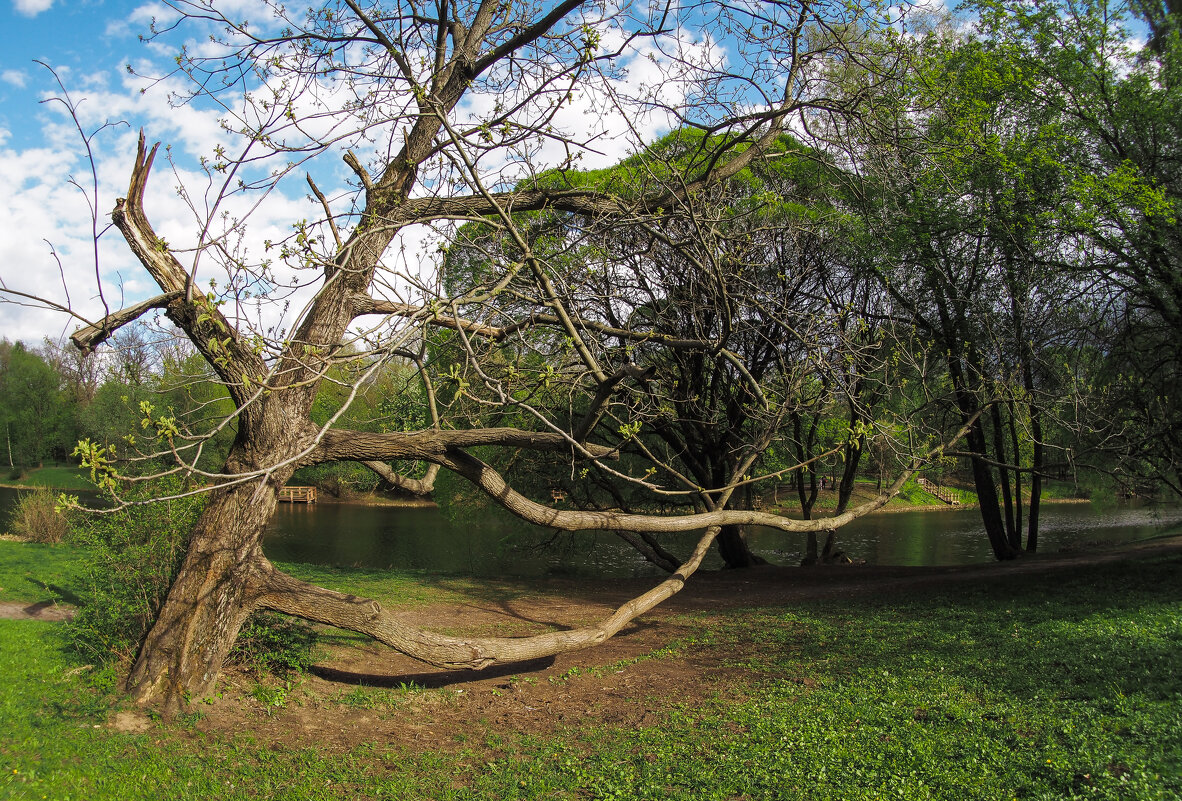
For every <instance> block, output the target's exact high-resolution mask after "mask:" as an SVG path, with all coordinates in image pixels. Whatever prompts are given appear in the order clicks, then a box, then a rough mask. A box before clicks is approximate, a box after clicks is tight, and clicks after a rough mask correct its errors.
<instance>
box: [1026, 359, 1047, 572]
mask: <svg viewBox="0 0 1182 801" xmlns="http://www.w3.org/2000/svg"><path fill="white" fill-rule="evenodd" d="M1031 383H1033V382H1031ZM1030 434H1031V436H1032V437H1033V438H1034V453H1033V456H1032V458H1031V460H1030V461H1031V466H1032V467H1033V468H1034V472H1033V473H1032V474H1031V476H1030V516H1029V517H1030V519H1029V522H1028V523H1027V525H1028V526H1029V529H1028V530H1027V533H1026V550H1027V551H1029V552H1031V553H1034V552H1035V551H1037V550H1038V511H1039V504H1040V503H1041V501H1042V468H1043V448H1042V412H1041V411H1040V410H1039V408H1038V407H1037V406H1036V405H1035V404H1033V403H1031V404H1030Z"/></svg>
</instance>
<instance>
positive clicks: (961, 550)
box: [264, 503, 1182, 577]
mask: <svg viewBox="0 0 1182 801" xmlns="http://www.w3.org/2000/svg"><path fill="white" fill-rule="evenodd" d="M1171 527H1173V528H1179V527H1182V507H1178V506H1141V507H1131V506H1127V505H1122V506H1117V507H1112V508H1108V509H1097V508H1096V507H1094V506H1093V505H1092V504H1090V503H1055V504H1045V505H1044V506H1043V508H1042V513H1041V515H1040V526H1039V528H1040V535H1039V547H1040V550H1042V551H1044V552H1054V551H1058V550H1061V549H1063V548H1070V547H1074V546H1078V545H1081V544H1084V543H1088V542H1128V541H1131V540H1137V539H1144V538H1146V537H1152V536H1155V535H1158V534H1161V533H1164V532H1165V531H1167V530H1169V529H1170V528H1171ZM748 536H749V540H750V543H751V548H752V550H753V551H754V552H755V553H757V554H759V555H760V556H762V557H764V558H765V559H767V560H768V561H770V562H773V563H776V564H782V565H795V564H799V562H800V560H801V558H802V557H803V555H804V547H805V535H804V534H791V533H785V532H781V531H777V530H774V529H768V528H761V527H757V528H754V529H753V530H751V531H750V532H749V535H748ZM696 538H697V535H696V534H684V535H663V536H662V538H661V542H662V543H663V544H665V546H666V547H667V548H669V550H671V551H673V552H674V553H677V554H686V553H688V552H689V550H690V548H691V547H692V544H693V542H694V541H695V540H696ZM837 542H838V546H839V547H840V549H842V550H844V551H845V552H846V553H847V554H849V555H850V556H851V557H853V558H855V559H865V560H866V562H867V563H869V564H879V565H963V564H973V563H982V562H989V561H992V559H993V554H992V551H991V550H990V548H989V543H988V541H987V540H986V538H985V533H984V529H983V528H982V526H981V517H980V512H979V511H978V510H977V509H975V508H967V509H954V510H948V509H932V510H924V511H915V512H887V513H879V514H875V515H870V516H868V517H864V518H861V519H859V520H856V521H854V522H853V523H851V524H850V525H848V526H846V527H845V528H843V529H841V530H839V531H838V539H837ZM264 549H265V550H266V552H267V554H268V556H270V557H271V558H272V559H277V560H281V561H293V562H313V563H317V564H329V565H357V566H369V567H401V568H408V569H419V570H430V571H441V572H447V573H464V574H468V575H475V576H541V575H577V576H602V577H629V576H648V575H654V576H655V575H661V572H660V571H659V570H657V569H656V568H654V567H653V566H652V565H650V564H648V563H647V562H645V561H644V560H643V559H642V558H641V557H640V555H639V554H637V552H636V551H635V550H633V549H632V548H631V547H630V546H628V545H627V544H625V543H624V542H622V541H621V540H620V539H618V538H617V537H615V536H614V535H612V534H604V533H600V532H575V533H565V532H560V533H555V532H550V531H545V530H541V529H538V528H536V527H533V526H528V525H526V524H523V523H520V522H516V521H512V520H503V519H501V518H500V517H488V518H484V519H481V520H476V521H471V520H452V519H449V517H448V516H447V515H445V514H443V513H442V512H440V511H439V510H437V509H430V508H428V509H404V508H397V507H371V506H359V505H353V504H323V503H321V504H315V505H312V506H307V505H303V504H281V505H280V508H279V513H278V514H277V515H276V520H275V522H274V525H273V527H272V530H271V531H270V532H269V534H268V536H267V539H266V541H265V543H264ZM721 566H722V562H721V560H720V559H719V558H718V557H717V555H716V554H715V553H713V552H712V553H711V555H710V556H709V557H708V558H707V560H706V561H705V563H704V564H703V567H704V568H705V569H713V568H719V567H721Z"/></svg>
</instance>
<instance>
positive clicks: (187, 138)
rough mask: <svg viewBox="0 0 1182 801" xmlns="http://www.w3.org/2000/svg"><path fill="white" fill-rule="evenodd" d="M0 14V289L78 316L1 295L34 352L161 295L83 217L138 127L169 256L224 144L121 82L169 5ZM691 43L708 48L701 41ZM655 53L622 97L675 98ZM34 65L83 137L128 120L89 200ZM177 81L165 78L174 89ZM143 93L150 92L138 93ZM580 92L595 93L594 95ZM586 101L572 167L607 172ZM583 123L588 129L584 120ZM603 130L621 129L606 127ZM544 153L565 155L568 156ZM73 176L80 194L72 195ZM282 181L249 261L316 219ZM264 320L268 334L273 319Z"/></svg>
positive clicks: (475, 110) (481, 108)
mask: <svg viewBox="0 0 1182 801" xmlns="http://www.w3.org/2000/svg"><path fill="white" fill-rule="evenodd" d="M0 2H4V0H0ZM261 5H262V4H261V3H259V2H257V0H225V2H221V3H219V7H224V8H230V9H233V11H231V12H230V13H241V15H242V16H243V17H250V16H251V15H252V14H253V15H257V14H258V11H259V9H260V7H261ZM0 13H3V14H4V20H3V28H2V30H3V31H4V34H3V36H4V47H3V48H0V186H5V187H6V189H7V190H8V191H7V192H0V220H4V221H5V222H4V224H3V226H2V227H0V281H3V284H4V287H6V288H7V289H9V290H16V291H17V292H23V293H27V294H28V295H37V296H40V297H45V298H49V299H50V301H51V302H52V303H53V304H57V305H58V306H61V307H69V308H70V309H72V310H74V311H75V312H76V313H77V315H79V316H77V317H70V316H69V315H67V314H63V313H62V312H61V311H60V309H59V310H54V309H47V308H37V307H36V305H35V304H31V303H29V302H27V301H22V300H21V299H20V298H19V297H14V296H12V295H8V296H7V297H8V300H9V301H13V300H15V301H16V302H15V303H14V302H7V303H4V302H0V337H4V338H7V339H9V340H18V339H20V340H24V341H26V342H30V343H35V342H39V341H40V340H41V338H42V337H46V336H48V337H50V338H52V339H55V340H61V339H63V338H64V337H66V336H68V335H69V334H70V333H71V332H72V331H73V330H74V329H75V328H77V327H78V326H79V325H80V324H82V323H83V322H84V321H95V320H97V319H99V318H100V317H101V315H102V313H103V312H102V309H103V308H104V307H106V308H110V309H118V308H120V307H123V306H125V305H129V304H131V303H134V302H137V301H139V300H142V299H144V298H146V297H149V296H151V295H154V294H156V293H157V292H158V290H157V289H156V287H154V286H153V285H152V283H151V281H150V280H149V279H148V278H147V277H146V275H145V274H144V273H143V271H142V269H141V268H140V267H139V265H138V264H137V263H136V262H135V261H134V259H133V258H132V257H131V255H130V254H129V252H128V250H127V247H126V245H125V243H123V242H122V240H121V238H120V237H119V235H118V233H117V232H116V231H113V230H110V229H108V230H106V231H105V233H103V235H102V236H101V237H100V239H99V246H98V248H97V249H96V248H95V247H94V239H93V237H92V233H91V232H92V219H93V220H94V221H95V226H97V229H98V230H101V229H103V227H104V226H106V225H107V224H108V223H109V216H108V215H109V212H110V210H111V208H112V207H113V205H114V202H115V199H116V198H118V197H121V196H122V195H124V194H126V187H127V180H128V177H129V175H130V169H131V165H132V163H133V159H134V154H135V142H136V138H137V133H138V130H139V129H140V128H141V127H142V128H144V129H145V130H146V132H147V136H148V137H149V141H153V140H159V141H162V142H163V143H164V144H165V145H166V146H170V147H171V151H170V153H169V158H168V159H165V158H160V157H158V159H157V162H156V166H155V168H154V170H153V174H152V178H151V179H150V180H149V183H148V198H147V205H148V211H149V218H150V219H151V220H152V223H153V225H154V227H155V229H156V230H157V232H158V233H159V234H160V235H161V236H162V237H163V238H164V239H166V240H167V241H168V242H169V243H170V244H171V245H172V246H173V248H174V251H176V250H178V249H179V248H184V247H185V246H190V247H192V246H193V245H195V244H196V241H197V240H196V237H197V235H198V234H197V232H200V231H201V230H202V227H203V224H204V222H205V218H204V217H202V213H204V212H205V211H206V209H207V208H208V205H209V200H210V198H211V197H212V195H209V194H208V187H209V185H210V184H209V181H208V180H207V176H206V175H205V174H203V173H202V172H201V171H200V170H199V169H198V167H197V160H198V158H200V157H201V156H207V157H209V156H212V153H213V149H214V147H215V145H217V144H219V143H220V142H224V141H225V135H224V133H223V132H222V131H221V130H220V128H219V125H218V117H219V116H220V114H222V113H224V112H219V111H218V110H216V109H213V108H209V107H206V108H204V109H203V108H201V107H193V106H185V107H183V108H179V109H178V108H173V107H171V106H170V105H169V104H168V102H167V91H168V89H169V88H170V86H169V84H168V83H167V82H166V83H164V84H159V85H157V84H152V83H149V82H145V81H144V80H143V79H141V78H139V77H137V76H134V75H130V74H128V72H127V70H126V65H128V64H129V63H132V64H135V65H136V66H137V68H139V70H140V71H141V72H144V73H148V74H156V75H160V74H163V73H166V72H168V70H169V69H170V68H171V67H172V66H173V65H172V57H173V56H174V55H175V53H176V52H177V50H178V47H179V45H180V44H181V43H182V41H184V39H182V37H181V36H180V35H172V36H170V37H169V40H168V41H167V42H161V43H158V44H145V43H143V42H141V41H140V40H139V34H140V33H145V32H146V31H147V29H148V25H149V23H150V21H151V19H152V17H153V16H154V15H156V16H160V17H161V18H166V17H167V15H168V10H167V9H166V8H162V7H160V6H153V4H152V3H136V2H120V1H119V0H91V1H90V2H81V3H64V2H61V0H15V2H13V1H12V0H9V1H8V2H6V3H5V4H4V6H3V11H2V12H0ZM252 21H254V20H253V19H252ZM182 33H183V35H184V36H185V37H196V38H193V39H189V40H188V41H189V42H190V46H194V47H201V46H204V45H203V43H204V37H203V36H202V31H200V30H199V29H196V30H195V29H192V28H189V29H186V30H184V31H183V32H182ZM689 44H690V45H691V46H699V45H701V46H706V47H708V46H709V45H708V44H701V42H699V43H698V44H694V43H692V42H691V43H689ZM643 46H644V47H648V46H649V45H648V44H647V43H645V44H643ZM653 55H654V54H653V53H652V52H648V53H642V52H640V46H638V47H637V48H634V50H633V51H629V55H628V56H627V57H626V58H627V60H629V61H631V63H632V72H631V73H630V78H629V79H628V80H627V81H625V82H624V84H621V86H625V88H627V85H628V84H631V83H632V82H633V81H634V80H635V81H638V82H639V84H638V85H637V86H634V87H632V89H630V90H629V91H635V92H636V93H637V94H643V93H644V92H645V91H646V90H645V89H644V86H650V87H656V90H657V91H660V92H668V91H671V86H672V85H671V84H668V83H667V82H665V81H663V80H662V79H661V77H660V75H659V72H660V67H657V66H654V65H656V64H657V62H658V61H659V57H660V55H661V54H660V53H656V54H655V55H656V57H654V58H650V56H653ZM37 59H40V60H44V61H46V62H47V63H48V64H50V65H52V66H53V67H54V68H55V69H56V70H57V72H58V75H59V77H60V78H61V79H62V81H63V83H64V84H65V86H66V88H67V90H68V91H69V93H70V95H71V97H72V99H73V100H74V101H75V102H77V103H78V104H79V112H80V115H81V117H82V124H83V127H84V129H85V130H88V131H89V130H93V129H95V128H96V127H98V126H100V125H102V123H103V122H105V121H108V120H110V121H117V120H119V121H126V123H127V124H125V125H120V126H118V127H115V128H111V129H108V130H106V131H104V132H103V133H102V134H101V135H100V136H99V137H97V138H96V139H95V141H94V142H93V148H94V153H95V167H96V169H97V173H98V184H99V187H98V192H97V197H96V196H94V194H95V193H93V191H92V190H91V184H92V178H91V175H90V170H91V165H90V163H89V162H88V161H87V159H86V158H84V156H83V151H82V148H81V147H80V144H81V140H80V138H79V135H78V132H77V131H76V130H74V126H73V124H72V122H71V121H70V119H69V117H68V116H67V115H65V114H64V113H63V111H64V108H63V106H61V104H56V103H50V104H44V103H41V102H39V101H41V100H43V99H44V98H45V97H47V96H50V95H53V94H55V93H57V91H58V89H57V85H56V82H55V80H54V77H53V76H52V75H51V74H50V73H49V72H48V71H46V70H45V69H44V68H42V67H40V66H39V65H37V64H36V63H34V60H37ZM179 85H180V84H179V83H176V82H175V79H174V82H173V83H172V84H171V88H174V89H175V88H177V87H178V86H179ZM141 88H146V89H147V91H146V92H144V93H141V91H140V89H141ZM672 91H676V90H675V89H673V90H672ZM585 94H589V95H594V90H593V91H591V92H589V93H585ZM494 100H495V98H492V97H491V96H481V95H471V96H470V97H469V98H468V99H467V100H466V101H465V105H464V106H463V107H462V108H461V109H460V113H461V114H466V115H470V116H472V117H480V116H481V115H483V114H488V113H491V110H492V108H493V106H494ZM582 101H583V102H580V101H576V102H575V103H573V104H568V107H567V109H565V110H564V113H563V116H565V117H567V118H568V119H567V121H566V124H568V125H569V126H570V128H571V129H572V130H578V131H580V132H582V133H584V134H586V133H587V132H588V130H589V128H595V127H596V126H602V127H604V128H605V132H604V135H603V136H602V137H600V138H599V139H598V140H597V143H596V144H597V145H598V146H599V147H600V151H599V152H598V153H592V154H589V155H590V158H588V159H586V160H585V161H583V162H582V163H583V165H584V166H587V167H593V166H605V165H606V164H607V163H611V162H614V161H615V160H617V159H618V158H619V157H620V155H622V153H623V152H625V144H624V143H623V142H624V139H625V138H626V137H627V135H629V133H630V132H629V131H628V130H627V125H626V123H624V122H623V121H622V120H621V118H620V117H619V115H618V114H613V113H612V107H611V106H610V105H608V104H604V103H603V102H602V97H597V96H589V97H584V98H582ZM671 102H677V101H676V99H672V100H671ZM592 119H594V120H597V122H596V123H594V124H592V125H589V124H588V121H589V120H592ZM612 126H616V127H617V128H619V129H620V130H616V131H615V132H613V131H611V130H606V129H610V128H611V127H612ZM667 126H668V122H667V121H662V120H652V121H649V122H642V123H641V124H639V125H638V126H637V129H636V130H635V131H632V132H631V134H635V135H636V136H641V137H643V138H645V139H646V140H647V141H651V140H652V139H653V138H655V136H656V135H657V133H658V132H659V131H660V130H662V129H663V128H667ZM616 137H618V142H617V141H616V139H615V138H616ZM555 147H556V148H558V149H559V150H560V149H561V148H560V147H559V146H557V145H555ZM553 155H556V156H559V157H561V156H564V155H565V153H564V152H559V153H556V154H553ZM597 161H598V163H597ZM162 162H163V163H162ZM315 169H317V170H318V171H317V172H316V178H317V181H318V182H322V181H323V183H321V187H322V188H323V189H324V190H325V191H326V192H327V193H328V194H329V195H332V194H333V192H334V191H338V192H341V191H343V190H345V188H346V187H345V180H346V178H348V177H349V175H348V171H347V170H346V169H345V168H344V166H343V164H341V162H340V159H339V158H330V159H329V160H328V161H327V162H326V163H325V165H324V166H321V167H317V168H315ZM494 169H503V170H507V172H506V173H503V174H502V178H505V177H506V176H508V179H512V177H513V176H512V175H511V174H510V173H511V169H512V164H511V162H503V163H501V164H500V166H499V167H497V166H496V165H494ZM71 179H72V180H74V181H75V182H77V183H78V184H79V185H81V186H82V187H83V188H84V189H85V190H86V191H80V190H79V188H78V187H76V186H72V185H71V184H70V181H71ZM179 185H184V186H186V187H188V188H189V189H188V192H189V198H188V200H187V199H185V198H182V197H180V196H178V193H177V191H176V187H177V186H179ZM288 185H290V187H291V188H290V189H284V188H283V187H281V189H280V191H279V192H275V193H272V194H271V195H269V196H268V197H267V202H266V203H265V204H264V205H263V206H262V207H260V208H255V209H250V210H249V213H250V215H251V228H250V229H249V231H250V239H251V242H253V245H251V247H252V248H253V254H254V257H257V258H262V256H260V253H261V252H262V249H261V247H260V245H261V243H262V242H263V241H264V240H267V239H270V240H272V241H279V240H281V239H283V238H284V237H285V236H287V235H289V234H290V232H291V224H292V222H293V221H296V220H300V219H305V218H313V217H317V216H319V215H320V214H321V212H320V210H319V208H310V207H309V203H310V201H309V199H308V197H307V195H308V192H307V187H306V185H305V184H304V182H303V175H302V173H301V174H298V175H294V176H292V178H291V179H290V181H289V184H288ZM203 193H205V194H203ZM189 200H191V201H192V202H191V203H190V202H189ZM92 208H93V209H94V210H95V211H94V212H93V213H92ZM221 208H224V206H222V207H219V210H221ZM438 237H439V234H438V233H435V232H431V231H429V230H426V229H421V228H420V229H419V230H417V231H409V232H407V234H406V235H405V239H404V244H407V247H405V248H404V249H403V250H402V251H401V252H402V253H404V254H407V255H401V256H397V257H396V258H398V259H401V260H402V264H401V265H400V269H402V270H403V272H404V274H406V275H411V276H413V275H422V274H423V270H425V269H429V262H430V259H433V258H436V257H437V247H436V246H435V243H436V242H437V241H438ZM248 244H250V243H248ZM423 254H429V255H427V256H426V257H424V255H423ZM416 260H417V261H416ZM210 261H211V260H210V259H205V261H202V262H200V264H199V267H200V269H199V270H198V274H199V281H200V283H202V284H206V283H207V282H208V281H209V280H211V279H215V280H218V281H223V280H225V278H226V275H225V271H224V270H223V271H222V273H220V274H219V273H218V272H217V270H216V269H215V266H216V265H211V264H210ZM182 262H184V257H182ZM186 266H188V265H187V264H186ZM288 277H290V276H288ZM293 308H298V304H293ZM260 314H261V312H260ZM264 322H265V324H267V325H271V324H274V323H275V320H274V319H268V320H265V321H264ZM286 323H290V320H287V321H286Z"/></svg>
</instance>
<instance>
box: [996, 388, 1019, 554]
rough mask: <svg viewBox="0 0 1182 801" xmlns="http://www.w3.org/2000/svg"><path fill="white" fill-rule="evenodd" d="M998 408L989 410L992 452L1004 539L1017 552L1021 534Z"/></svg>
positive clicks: (1015, 456) (999, 409)
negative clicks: (1011, 488)
mask: <svg viewBox="0 0 1182 801" xmlns="http://www.w3.org/2000/svg"><path fill="white" fill-rule="evenodd" d="M1000 406H1001V404H998V403H995V404H993V408H992V409H991V410H990V417H992V418H993V450H994V455H995V456H996V457H997V463H998V468H997V476H998V480H999V482H1000V484H1001V498H1002V504H1003V506H1004V507H1005V526H1006V537H1007V539H1009V541H1010V548H1011V549H1013V550H1015V551H1018V550H1021V548H1022V532H1020V531H1018V529H1016V528H1015V527H1014V498H1013V496H1012V495H1011V494H1010V471H1009V468H1007V467H1006V466H1005V464H1006V446H1005V436H1004V434H1003V432H1002V423H1001V408H1000ZM1014 458H1015V459H1017V458H1018V455H1017V453H1015V454H1014ZM1015 463H1016V462H1015ZM1018 503H1019V504H1020V503H1022V499H1021V498H1018Z"/></svg>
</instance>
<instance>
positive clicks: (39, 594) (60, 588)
mask: <svg viewBox="0 0 1182 801" xmlns="http://www.w3.org/2000/svg"><path fill="white" fill-rule="evenodd" d="M85 558H86V551H85V550H84V549H82V548H75V547H73V546H70V545H42V544H40V543H33V542H28V543H25V542H11V541H8V540H0V601H52V600H61V601H67V602H73V599H74V595H73V593H74V591H75V590H76V589H77V586H76V578H77V576H78V575H79V572H80V571H81V569H82V566H83V560H84V559H85Z"/></svg>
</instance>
